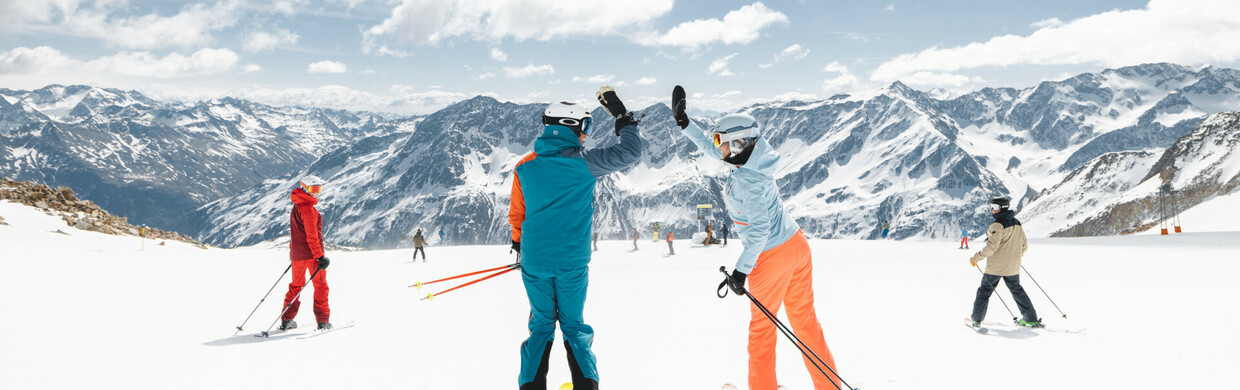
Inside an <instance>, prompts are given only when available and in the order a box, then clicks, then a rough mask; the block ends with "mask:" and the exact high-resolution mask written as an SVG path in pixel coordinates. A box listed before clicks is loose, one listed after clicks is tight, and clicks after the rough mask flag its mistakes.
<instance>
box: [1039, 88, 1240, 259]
mask: <svg viewBox="0 0 1240 390" xmlns="http://www.w3.org/2000/svg"><path fill="white" fill-rule="evenodd" d="M1164 184H1169V185H1170V186H1171V188H1172V189H1173V190H1174V191H1175V198H1176V201H1177V203H1178V204H1179V208H1180V210H1181V211H1185V210H1188V209H1190V208H1192V207H1194V206H1197V205H1199V204H1202V203H1204V202H1208V201H1210V200H1211V199H1214V198H1217V197H1226V196H1227V195H1229V194H1233V193H1235V192H1237V191H1236V190H1237V187H1240V112H1236V111H1233V112H1225V113H1219V114H1215V115H1212V116H1210V117H1209V118H1207V119H1206V120H1205V121H1203V122H1202V123H1201V125H1200V127H1198V128H1197V129H1196V130H1193V132H1192V133H1191V134H1188V135H1186V136H1184V137H1182V138H1180V139H1179V140H1178V141H1176V142H1175V144H1173V145H1171V147H1169V148H1167V149H1166V150H1165V151H1163V152H1162V153H1157V154H1156V153H1149V152H1118V153H1109V154H1106V155H1103V156H1101V157H1098V158H1096V159H1094V160H1093V161H1091V162H1090V163H1089V164H1087V165H1086V166H1084V167H1081V168H1080V169H1077V170H1076V171H1075V172H1073V173H1072V174H1071V175H1070V176H1069V178H1068V180H1065V181H1064V182H1063V183H1061V184H1060V185H1058V186H1056V187H1055V188H1052V189H1051V190H1049V191H1048V192H1047V193H1046V194H1044V195H1042V196H1040V197H1039V198H1037V200H1035V201H1034V202H1033V203H1032V204H1030V206H1029V208H1028V209H1027V210H1025V212H1023V213H1022V214H1021V215H1022V216H1023V217H1024V218H1025V219H1024V221H1025V224H1026V225H1027V226H1036V227H1037V228H1036V230H1038V231H1040V232H1042V235H1047V234H1049V235H1051V236H1080V235H1087V236H1096V235H1111V234H1121V233H1132V232H1140V231H1145V230H1148V229H1151V228H1153V227H1155V226H1157V225H1159V223H1160V222H1162V220H1161V218H1160V213H1159V187H1161V186H1163V185H1164ZM1189 222H1190V223H1191V222H1192V221H1189Z"/></svg>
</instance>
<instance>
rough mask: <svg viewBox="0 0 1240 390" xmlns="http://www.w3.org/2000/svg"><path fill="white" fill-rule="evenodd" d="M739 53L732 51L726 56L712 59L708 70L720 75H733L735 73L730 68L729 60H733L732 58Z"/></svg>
mask: <svg viewBox="0 0 1240 390" xmlns="http://www.w3.org/2000/svg"><path fill="white" fill-rule="evenodd" d="M737 54H739V53H732V54H731V55H728V56H726V57H720V58H717V59H715V60H714V61H711V63H710V67H708V68H706V71H707V72H710V73H712V74H716V75H720V76H731V75H732V74H733V73H732V71H731V70H728V61H732V58H733V57H736V55H737Z"/></svg>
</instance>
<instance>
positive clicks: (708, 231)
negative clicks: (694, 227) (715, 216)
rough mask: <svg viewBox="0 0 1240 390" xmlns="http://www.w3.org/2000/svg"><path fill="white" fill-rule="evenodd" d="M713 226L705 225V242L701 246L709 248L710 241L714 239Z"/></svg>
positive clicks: (710, 223)
mask: <svg viewBox="0 0 1240 390" xmlns="http://www.w3.org/2000/svg"><path fill="white" fill-rule="evenodd" d="M714 226H715V225H714V223H713V222H707V223H706V241H705V242H703V243H702V245H705V246H710V242H711V240H713V239H714V238H715V234H714V233H713V230H714Z"/></svg>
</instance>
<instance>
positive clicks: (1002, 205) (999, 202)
mask: <svg viewBox="0 0 1240 390" xmlns="http://www.w3.org/2000/svg"><path fill="white" fill-rule="evenodd" d="M990 204H991V206H990V208H991V210H1007V209H1009V208H1011V207H1012V200H1011V199H1008V198H994V199H992V200H991V201H990Z"/></svg>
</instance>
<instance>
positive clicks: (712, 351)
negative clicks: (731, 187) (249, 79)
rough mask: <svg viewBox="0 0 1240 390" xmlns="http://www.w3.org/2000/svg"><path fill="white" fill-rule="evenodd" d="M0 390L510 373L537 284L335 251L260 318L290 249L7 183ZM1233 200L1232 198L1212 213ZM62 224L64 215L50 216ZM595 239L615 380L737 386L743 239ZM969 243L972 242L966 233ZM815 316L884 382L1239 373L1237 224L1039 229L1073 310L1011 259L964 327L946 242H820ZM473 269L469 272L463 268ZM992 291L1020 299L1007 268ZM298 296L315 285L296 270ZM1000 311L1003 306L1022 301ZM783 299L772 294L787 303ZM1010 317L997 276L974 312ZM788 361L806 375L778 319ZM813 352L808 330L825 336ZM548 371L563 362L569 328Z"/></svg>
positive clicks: (1044, 263) (275, 297) (445, 380)
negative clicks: (118, 215)
mask: <svg viewBox="0 0 1240 390" xmlns="http://www.w3.org/2000/svg"><path fill="white" fill-rule="evenodd" d="M0 216H3V217H4V218H5V221H6V222H7V223H8V225H0V248H3V252H2V253H3V254H2V255H0V319H3V328H4V330H3V331H2V332H0V389H169V388H176V389H293V388H296V389H513V388H516V387H517V383H516V382H517V380H516V376H517V369H518V364H519V361H518V359H519V357H518V356H519V355H518V346H519V345H520V343H521V341H522V340H523V339H524V338H525V337H526V336H527V331H526V328H525V326H526V319H527V316H528V310H529V309H528V308H529V307H528V304H527V302H526V298H525V294H524V290H523V288H522V286H521V282H520V278H519V275H517V274H516V273H509V274H505V275H502V276H499V277H497V278H494V279H491V280H487V281H484V282H482V283H479V284H475V285H472V286H469V287H466V288H463V289H460V290H456V291H453V292H451V293H448V294H444V295H441V296H438V297H436V298H435V299H434V300H433V301H422V300H420V298H422V297H424V296H425V295H426V293H427V292H429V291H440V290H442V289H444V288H447V287H450V286H453V285H455V284H454V283H453V282H445V283H440V284H432V285H429V286H426V287H424V288H423V289H422V290H418V289H416V288H408V287H407V286H408V285H410V284H412V283H414V282H417V281H430V280H433V279H436V278H440V277H445V276H450V275H455V274H458V273H463V272H467V271H474V270H479V269H483V268H490V267H497V266H501V265H504V264H506V263H509V262H511V261H512V259H513V257H512V255H509V254H508V249H507V248H506V247H504V246H459V247H429V248H427V250H426V252H427V253H428V254H429V255H430V256H431V258H430V260H429V261H428V262H425V263H423V262H417V263H410V262H409V256H410V251H409V250H391V251H373V252H329V255H330V257H331V258H332V265H331V268H329V269H328V272H329V276H328V281H329V283H330V285H331V288H332V291H331V306H332V322H334V323H336V324H344V323H347V322H349V321H356V323H357V326H355V327H353V328H350V329H341V330H339V331H336V332H332V333H329V334H325V335H322V337H315V338H311V339H297V338H296V335H300V334H303V333H307V332H310V329H309V327H312V326H313V322H314V320H313V315H312V313H311V310H310V306H311V305H310V300H309V299H308V298H309V297H306V298H304V300H305V303H304V304H303V305H302V310H301V313H299V314H298V317H297V319H298V322H299V323H300V324H301V326H302V328H300V329H298V330H296V331H295V332H292V333H293V334H283V335H277V336H273V337H271V338H268V339H263V338H256V337H252V336H251V334H253V333H256V332H258V331H261V330H263V329H265V328H266V327H267V326H268V325H270V324H271V323H272V321H273V319H274V318H275V316H276V315H277V314H278V311H279V310H280V302H281V297H282V296H283V294H284V291H285V289H286V284H287V283H288V278H287V277H285V278H284V279H283V280H282V282H281V283H280V285H279V286H277V287H276V291H275V292H273V293H272V295H271V297H269V298H268V299H267V301H266V302H264V303H263V304H262V307H261V308H259V311H258V313H257V314H256V315H255V316H254V318H253V319H251V320H250V322H249V323H248V324H246V325H245V332H244V333H242V334H241V335H238V336H234V335H233V333H234V327H235V326H237V325H240V324H241V322H242V320H244V319H245V316H246V315H247V314H248V313H249V312H250V310H251V309H252V308H253V307H254V305H255V304H257V303H258V301H259V299H260V298H261V297H262V294H263V293H264V292H265V291H267V289H268V288H269V287H271V285H272V283H273V282H275V280H276V279H275V278H276V277H277V276H279V274H280V272H281V271H282V270H284V268H285V267H286V266H287V264H288V263H287V252H286V251H284V250H266V249H261V250H260V249H233V250H223V249H207V250H204V249H197V248H194V247H192V246H189V245H185V244H181V243H173V242H169V243H168V244H167V246H159V245H155V244H156V243H155V242H151V241H147V242H146V243H145V248H144V250H139V246H140V242H139V240H138V239H137V238H135V237H127V236H108V235H103V234H98V233H91V232H85V231H80V230H77V229H73V228H70V227H67V226H65V224H64V223H63V222H61V221H60V219H59V218H56V217H51V216H48V215H44V214H43V213H42V212H41V211H39V210H37V209H34V208H31V207H26V206H21V205H17V204H14V203H8V202H0ZM1227 217H1230V216H1227ZM55 230H62V231H64V232H65V233H68V234H69V235H63V234H59V233H53V232H52V231H55ZM648 240H649V238H648V237H647V239H646V240H643V241H641V242H639V245H640V246H641V250H639V251H637V252H630V251H629V248H630V247H631V243H630V242H627V241H614V242H600V243H599V247H600V249H601V250H600V251H599V252H596V256H595V258H594V261H593V263H592V264H591V286H590V291H589V300H588V301H587V306H586V320H587V322H588V323H589V324H591V325H593V326H594V329H595V331H596V338H595V343H594V347H595V349H594V351H595V353H596V354H597V356H598V362H599V370H600V374H601V376H602V381H601V384H602V386H603V387H604V388H607V389H718V388H720V386H722V385H723V384H724V383H734V384H737V385H738V386H739V387H740V388H745V383H746V352H745V344H746V335H747V326H748V321H749V309H748V301H747V300H745V299H744V298H737V297H735V296H731V295H729V297H728V298H727V299H722V300H721V299H719V298H716V297H715V287H716V286H717V284H718V283H719V281H720V280H721V275H719V272H718V268H719V266H720V265H727V266H728V267H729V268H731V266H732V263H733V261H734V259H735V256H736V255H737V254H738V253H739V251H740V250H741V246H740V245H739V243H738V242H736V241H733V243H732V245H730V246H728V247H710V248H703V247H691V246H690V245H688V243H687V242H686V241H679V242H677V253H678V255H676V256H672V257H665V256H664V255H663V251H664V250H665V248H666V244H664V243H652V242H650V241H648ZM981 245H982V243H981V242H977V243H975V244H974V245H973V249H974V250H978V249H980V247H981ZM811 246H812V248H813V250H814V260H815V261H814V265H815V269H814V282H815V293H816V294H815V295H816V297H817V302H816V303H817V308H818V315H819V319H820V320H821V322H822V326H823V328H824V329H825V331H826V337H827V342H828V344H829V345H830V347H831V348H832V352H833V353H834V356H835V358H836V360H837V363H838V367H839V369H840V373H841V374H842V375H843V376H844V379H845V380H847V381H849V383H850V384H851V385H853V386H858V387H862V388H864V389H866V390H876V389H982V388H1014V389H1052V388H1054V389H1155V388H1171V387H1177V388H1202V389H1222V388H1235V384H1234V379H1233V378H1232V374H1233V373H1234V372H1235V368H1236V367H1237V366H1240V348H1238V347H1240V332H1236V331H1235V330H1234V327H1235V324H1237V323H1240V311H1238V310H1235V300H1236V298H1237V296H1240V284H1238V283H1236V278H1237V276H1240V272H1238V271H1240V262H1238V261H1237V259H1238V258H1240V256H1238V255H1240V233H1237V232H1217V233H1184V234H1176V235H1171V236H1166V237H1163V236H1148V235H1144V236H1126V237H1106V238H1081V239H1038V240H1033V241H1032V242H1031V244H1030V249H1029V252H1028V254H1027V256H1026V260H1025V265H1026V267H1027V268H1028V270H1030V271H1033V272H1034V275H1033V276H1034V277H1036V278H1037V281H1038V282H1040V283H1041V284H1042V286H1043V287H1045V288H1047V289H1048V291H1049V292H1050V293H1051V296H1052V297H1053V298H1054V299H1055V300H1056V302H1057V303H1058V304H1059V306H1060V307H1061V308H1063V309H1064V310H1065V311H1066V312H1067V314H1068V319H1066V320H1065V319H1063V318H1060V316H1059V314H1058V312H1057V311H1056V309H1055V307H1053V306H1052V305H1051V303H1050V302H1049V301H1047V298H1046V297H1045V296H1043V295H1042V293H1041V292H1040V291H1039V290H1038V287H1037V286H1035V285H1034V283H1033V282H1032V281H1031V280H1029V279H1028V277H1027V276H1026V277H1024V278H1023V281H1024V285H1025V287H1026V289H1027V290H1028V291H1029V292H1030V294H1031V296H1032V298H1033V302H1034V304H1035V305H1036V306H1037V309H1038V312H1039V314H1040V316H1041V317H1043V318H1044V319H1045V321H1046V322H1047V323H1048V324H1049V325H1050V326H1051V327H1058V328H1070V329H1080V328H1086V329H1087V330H1086V331H1085V332H1084V333H1081V334H1068V333H1057V332H1052V331H1050V330H1043V329H1037V330H1035V329H1018V328H993V329H991V331H990V334H988V335H981V334H977V333H975V332H974V331H972V330H970V329H968V328H966V327H965V326H963V319H964V318H965V317H966V316H967V315H968V314H969V310H970V308H971V305H972V301H973V295H974V290H975V289H976V285H977V283H978V280H979V275H978V271H977V270H976V269H974V268H973V267H970V266H969V265H968V261H967V257H968V255H969V254H971V253H972V252H966V251H964V250H959V249H956V247H957V243H956V242H952V241H942V242H900V241H851V240H812V241H811ZM463 280H468V279H463ZM999 292H1000V293H1001V296H1002V297H1003V298H1004V299H1005V300H1007V303H1008V304H1009V305H1012V304H1013V303H1012V300H1011V299H1010V295H1009V294H1008V293H1007V290H1006V288H1005V287H1000V288H999ZM306 294H307V295H309V294H311V292H307V293H306ZM1013 309H1015V306H1013ZM781 317H782V315H781ZM1008 318H1010V316H1009V315H1008V314H1007V312H1006V311H1005V310H1004V308H1003V305H1001V304H1000V303H999V302H998V301H997V300H994V299H993V298H992V303H991V310H990V316H989V317H988V320H989V321H1000V322H1002V321H1007V319H1008ZM778 345H779V347H778V348H779V376H780V379H781V381H782V382H783V384H784V385H786V386H787V387H788V388H789V389H794V390H795V389H810V388H812V385H811V383H810V381H809V376H808V374H807V373H806V370H805V367H804V366H803V365H802V362H801V359H800V355H799V353H798V352H797V350H796V349H794V348H793V347H792V344H791V343H789V342H788V341H787V340H785V339H784V338H783V337H782V336H780V338H779V340H778ZM820 352H821V351H820ZM552 353H553V355H552V359H551V362H552V365H551V371H550V375H549V382H550V383H552V384H553V385H552V388H556V387H558V386H556V385H558V384H560V383H564V382H568V381H569V373H568V369H567V365H566V364H565V362H564V359H565V354H564V350H563V347H562V344H560V343H558V342H557V343H556V346H555V349H554V351H553V352H552Z"/></svg>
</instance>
